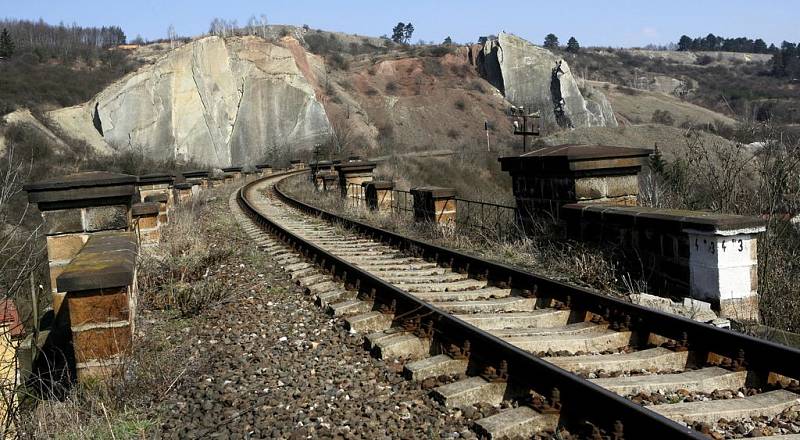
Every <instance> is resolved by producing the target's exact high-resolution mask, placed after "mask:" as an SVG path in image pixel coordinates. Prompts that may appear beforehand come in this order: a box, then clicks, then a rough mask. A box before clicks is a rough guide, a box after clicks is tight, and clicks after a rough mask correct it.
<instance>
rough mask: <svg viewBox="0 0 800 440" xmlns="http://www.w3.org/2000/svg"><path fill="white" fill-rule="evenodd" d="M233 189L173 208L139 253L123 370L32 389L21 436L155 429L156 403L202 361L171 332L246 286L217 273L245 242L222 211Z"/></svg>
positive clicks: (91, 435)
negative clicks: (59, 390) (53, 390)
mask: <svg viewBox="0 0 800 440" xmlns="http://www.w3.org/2000/svg"><path fill="white" fill-rule="evenodd" d="M232 190H233V186H232V185H230V186H225V187H221V188H215V189H213V190H211V191H210V193H208V194H207V195H206V197H203V198H201V200H200V201H199V202H198V203H195V204H194V205H193V206H186V207H179V208H177V210H176V211H175V212H173V213H172V215H171V217H170V224H169V225H168V226H167V227H165V228H164V229H162V234H163V235H162V242H161V243H160V244H159V246H156V247H154V248H152V249H150V250H148V251H146V252H143V253H142V256H141V258H140V261H139V295H140V296H139V311H138V316H137V322H136V329H137V331H136V335H135V340H134V351H133V353H131V354H130V355H129V356H128V357H127V358H126V359H125V363H124V366H123V369H124V372H123V374H119V375H117V376H114V377H113V378H111V379H110V380H106V381H102V382H101V381H96V382H88V383H81V384H78V385H75V386H74V387H72V388H71V389H69V390H67V391H66V392H65V393H63V395H55V394H52V395H44V396H42V395H34V394H33V393H31V394H30V395H28V396H27V397H25V398H24V399H23V410H22V412H21V415H20V419H19V426H18V432H19V433H20V437H22V438H57V439H70V440H71V439H114V440H121V439H137V438H149V437H150V436H151V433H152V431H153V430H154V429H157V427H158V426H160V420H161V418H162V417H163V413H162V412H161V408H160V405H159V404H160V402H162V401H163V400H165V399H166V398H167V396H168V394H169V393H170V391H171V390H172V389H174V387H175V386H176V384H177V383H179V382H180V380H181V379H182V378H183V377H185V376H186V375H190V374H192V373H191V372H192V371H193V370H194V369H195V368H196V367H197V364H198V362H199V360H198V359H196V358H195V356H196V354H195V353H193V352H192V348H191V347H190V346H176V345H175V344H174V342H173V341H174V340H175V334H176V333H178V332H181V331H183V332H185V331H187V330H188V329H189V328H191V326H192V325H194V324H193V323H194V322H197V321H195V320H196V319H203V315H204V312H206V311H207V310H209V309H211V308H213V307H215V306H216V305H219V304H220V303H221V302H224V301H229V300H231V299H233V298H235V297H238V296H239V295H240V294H241V293H242V292H243V290H244V289H245V287H241V288H235V286H231V285H228V283H227V282H226V281H225V280H224V278H225V277H222V276H221V277H216V276H215V275H217V272H219V269H220V268H221V267H223V268H224V267H226V266H228V267H230V266H234V259H235V257H236V255H235V254H236V253H238V254H241V253H242V251H241V243H242V242H243V240H246V238H245V237H246V235H245V233H244V232H243V231H242V230H241V229H240V228H239V227H238V226H237V225H236V223H235V219H234V218H233V217H232V216H231V215H229V214H227V212H228V208H227V204H228V195H229V194H230V191H232ZM238 261H239V260H236V262H238Z"/></svg>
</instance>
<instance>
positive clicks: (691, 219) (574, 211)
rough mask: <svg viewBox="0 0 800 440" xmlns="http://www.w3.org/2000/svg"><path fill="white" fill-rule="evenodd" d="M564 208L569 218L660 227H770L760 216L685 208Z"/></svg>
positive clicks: (729, 231) (721, 230) (731, 231)
mask: <svg viewBox="0 0 800 440" xmlns="http://www.w3.org/2000/svg"><path fill="white" fill-rule="evenodd" d="M561 211H562V213H561V216H562V217H561V218H563V219H564V220H566V221H570V220H572V221H587V222H592V223H614V224H620V225H625V226H642V227H645V226H646V227H649V228H654V229H658V230H660V231H672V232H690V231H691V232H709V233H714V234H719V235H736V234H752V233H759V232H764V230H765V229H766V221H765V220H763V219H761V218H759V217H747V216H742V215H733V214H719V213H714V212H703V211H688V210H681V209H663V208H648V207H643V206H630V207H628V206H608V205H586V204H580V203H571V204H568V205H564V206H562V207H561Z"/></svg>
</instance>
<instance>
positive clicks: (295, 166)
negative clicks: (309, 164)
mask: <svg viewBox="0 0 800 440" xmlns="http://www.w3.org/2000/svg"><path fill="white" fill-rule="evenodd" d="M305 167H306V164H305V163H304V162H303V161H302V160H292V161H289V169H290V170H302V169H304V168H305Z"/></svg>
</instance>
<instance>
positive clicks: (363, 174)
mask: <svg viewBox="0 0 800 440" xmlns="http://www.w3.org/2000/svg"><path fill="white" fill-rule="evenodd" d="M376 166H377V164H376V163H375V162H361V161H358V162H347V163H341V164H338V165H335V166H334V169H335V170H336V172H337V173H338V174H339V190H340V191H341V193H342V197H344V198H347V197H349V196H350V194H349V191H350V185H355V186H356V187H358V188H359V190H360V188H361V184H362V183H364V182H371V181H372V171H373V170H374V169H375V167H376Z"/></svg>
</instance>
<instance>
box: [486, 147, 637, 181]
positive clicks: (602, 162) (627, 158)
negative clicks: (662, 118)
mask: <svg viewBox="0 0 800 440" xmlns="http://www.w3.org/2000/svg"><path fill="white" fill-rule="evenodd" d="M652 153H653V151H652V150H650V149H645V148H626V147H614V146H607V145H578V144H568V145H558V146H553V147H542V148H536V149H534V150H532V151H530V152H528V153H526V154H523V155H520V156H511V157H501V158H499V159H498V160H499V161H500V166H501V168H502V170H503V171H507V172H510V173H512V174H514V173H525V174H532V173H535V174H536V175H537V176H540V177H546V176H551V175H559V176H563V175H565V173H567V174H571V175H573V176H580V175H592V173H593V172H597V171H602V173H603V174H604V175H608V170H619V171H620V172H621V173H623V174H629V173H630V172H631V170H634V172H638V170H639V169H640V168H641V167H642V166H643V165H645V164H646V162H647V159H648V157H649V156H650V155H651V154H652Z"/></svg>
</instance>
